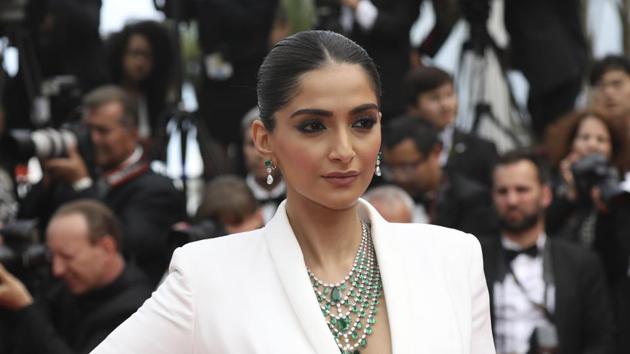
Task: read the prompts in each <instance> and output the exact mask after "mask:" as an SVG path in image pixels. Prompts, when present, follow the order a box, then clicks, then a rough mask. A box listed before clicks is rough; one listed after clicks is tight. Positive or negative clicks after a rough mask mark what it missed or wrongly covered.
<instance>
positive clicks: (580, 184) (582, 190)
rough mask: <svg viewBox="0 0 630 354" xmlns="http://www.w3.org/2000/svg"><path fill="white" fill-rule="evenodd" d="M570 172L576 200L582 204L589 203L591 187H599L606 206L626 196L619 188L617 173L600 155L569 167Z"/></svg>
mask: <svg viewBox="0 0 630 354" xmlns="http://www.w3.org/2000/svg"><path fill="white" fill-rule="evenodd" d="M571 172H572V173H573V177H574V179H575V185H576V189H577V193H578V198H580V200H581V201H582V202H584V203H590V196H591V190H592V189H593V187H599V189H600V191H601V197H602V201H603V202H604V203H606V204H609V203H610V202H611V201H612V200H613V199H615V198H617V197H619V196H621V195H624V194H626V191H624V190H623V189H622V188H621V180H620V178H619V172H618V171H617V169H616V168H615V167H613V166H612V165H611V164H610V163H609V162H608V160H607V159H606V157H605V156H603V155H601V154H591V155H587V156H586V157H584V158H582V159H581V160H579V161H577V162H576V163H574V164H573V166H571Z"/></svg>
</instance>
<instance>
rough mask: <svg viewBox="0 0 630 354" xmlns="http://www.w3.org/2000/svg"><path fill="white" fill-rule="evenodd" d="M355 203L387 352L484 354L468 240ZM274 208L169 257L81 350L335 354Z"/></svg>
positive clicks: (298, 255)
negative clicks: (261, 218) (379, 293)
mask: <svg viewBox="0 0 630 354" xmlns="http://www.w3.org/2000/svg"><path fill="white" fill-rule="evenodd" d="M359 203H360V210H361V212H362V214H364V215H363V217H364V218H366V219H369V221H370V222H371V225H372V237H373V242H374V247H375V249H376V256H377V259H378V262H379V266H380V271H381V277H382V282H383V288H384V292H385V299H386V304H387V315H388V319H389V325H390V331H391V341H392V350H393V353H396V354H404V353H427V354H440V353H444V354H493V353H494V352H495V351H494V344H493V340H492V333H491V328H490V312H489V301H488V291H487V288H486V281H485V279H484V274H483V265H482V257H481V248H480V246H479V242H478V241H477V239H476V238H475V237H474V236H472V235H469V234H465V233H462V232H460V231H456V230H452V229H447V228H443V227H439V226H432V225H422V224H393V223H389V222H387V221H385V220H384V219H383V218H382V217H381V216H380V215H379V214H378V212H377V211H376V210H375V209H374V208H373V207H372V206H371V205H369V204H368V203H367V202H365V201H363V200H360V201H359ZM285 207H286V201H285V202H283V203H282V204H280V206H279V207H278V211H277V212H276V214H275V216H274V217H273V219H272V220H271V221H270V222H269V223H268V224H267V225H266V226H265V227H263V228H262V229H259V230H255V231H251V232H246V233H241V234H235V235H231V236H226V237H220V238H216V239H211V240H203V241H199V242H194V243H191V244H188V245H186V246H184V247H182V248H181V249H178V250H177V251H175V253H174V255H173V259H172V261H171V265H170V269H169V275H168V276H167V278H166V280H165V281H164V283H163V284H162V285H161V286H160V287H159V288H158V289H157V290H156V291H155V292H154V293H153V296H152V297H151V298H150V299H148V300H147V301H146V302H145V303H144V305H142V307H141V308H140V309H139V310H138V311H137V312H136V313H135V314H134V315H132V316H131V317H130V318H129V319H128V320H127V321H125V322H124V323H123V324H121V325H120V326H119V327H118V328H117V329H116V330H114V332H112V333H111V334H110V335H109V337H107V339H105V341H103V343H101V344H100V345H99V346H98V347H97V348H96V349H94V351H93V352H92V353H97V354H105V353H112V354H114V353H115V354H120V353H138V354H140V353H142V354H145V353H151V354H160V353H164V354H173V353H236V354H250V353H274V354H276V353H291V354H296V353H298V354H302V353H304V354H310V353H318V354H319V353H321V354H338V353H339V349H338V348H337V345H336V344H335V341H334V339H333V336H332V334H331V333H330V331H329V329H328V327H327V325H326V322H325V319H324V316H323V315H322V313H321V311H320V309H319V305H318V303H317V299H316V297H315V294H314V292H313V288H312V286H311V282H310V280H309V277H308V274H307V272H306V265H305V263H304V257H303V255H302V251H301V250H300V247H299V245H298V242H297V240H296V238H295V235H294V234H293V230H292V229H291V226H290V224H289V220H288V218H287V215H286V209H285Z"/></svg>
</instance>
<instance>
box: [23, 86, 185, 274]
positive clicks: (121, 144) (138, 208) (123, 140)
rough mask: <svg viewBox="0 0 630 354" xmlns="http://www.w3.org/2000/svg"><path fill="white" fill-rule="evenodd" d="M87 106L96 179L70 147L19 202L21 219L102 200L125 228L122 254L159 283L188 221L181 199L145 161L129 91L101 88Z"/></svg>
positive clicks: (88, 98)
mask: <svg viewBox="0 0 630 354" xmlns="http://www.w3.org/2000/svg"><path fill="white" fill-rule="evenodd" d="M84 107H85V117H84V122H85V124H86V125H87V129H88V131H89V135H90V138H91V142H92V144H91V147H92V150H93V159H94V164H95V165H96V168H97V169H98V172H97V173H96V176H94V178H92V177H90V176H89V174H88V169H87V167H86V163H85V161H84V158H83V157H82V156H81V155H80V154H79V152H78V151H77V150H76V149H75V148H72V147H70V148H69V151H68V156H67V157H58V158H52V159H48V160H46V161H43V165H44V177H43V180H42V182H41V183H39V184H37V185H35V186H34V187H33V189H32V190H31V192H30V193H29V194H28V195H27V196H26V198H25V199H24V200H23V201H22V202H21V204H20V210H19V217H21V218H34V217H37V218H40V219H41V221H42V223H43V224H44V225H45V222H46V218H47V216H48V215H50V214H52V213H53V212H54V211H55V209H56V208H57V207H58V206H59V205H61V204H63V203H64V202H67V201H70V200H74V199H77V198H81V197H87V198H93V199H100V200H102V201H104V202H105V204H107V205H108V206H109V207H110V208H112V210H113V211H114V213H115V214H116V216H117V217H118V218H119V220H120V222H121V223H122V230H123V235H124V236H125V237H124V239H123V240H124V241H123V244H122V250H123V253H124V254H125V255H126V256H129V257H131V259H132V260H133V261H134V262H135V263H136V264H137V265H138V266H139V267H140V268H141V269H142V270H143V271H145V272H146V273H147V275H148V276H149V278H150V279H151V280H152V281H153V283H154V284H157V282H158V280H159V279H160V276H161V274H162V273H163V272H164V271H165V270H166V267H167V265H168V261H169V258H170V253H169V251H168V248H167V244H166V235H167V232H168V229H169V228H170V226H171V225H172V224H174V223H175V222H177V221H180V220H183V219H185V212H186V207H185V200H184V197H183V194H182V193H181V192H180V191H178V190H177V189H175V187H174V185H173V183H172V181H171V180H170V179H168V178H167V177H165V176H162V175H159V174H157V173H155V172H154V171H153V170H152V169H151V167H150V165H149V162H147V161H144V160H143V159H142V155H143V151H142V148H141V147H140V146H139V145H138V132H137V109H136V106H135V101H133V100H132V99H131V98H130V97H129V96H128V95H127V93H126V92H125V91H123V90H122V89H120V88H118V87H116V86H104V87H100V88H97V89H95V90H94V91H92V92H91V93H89V94H88V95H87V96H86V97H85V98H84Z"/></svg>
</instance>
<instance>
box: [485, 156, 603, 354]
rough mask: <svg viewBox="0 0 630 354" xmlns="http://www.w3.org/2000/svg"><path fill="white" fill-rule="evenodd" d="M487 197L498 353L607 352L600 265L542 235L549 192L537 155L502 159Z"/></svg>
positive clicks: (487, 244)
mask: <svg viewBox="0 0 630 354" xmlns="http://www.w3.org/2000/svg"><path fill="white" fill-rule="evenodd" d="M492 196H493V201H494V206H495V209H496V211H497V214H498V216H499V225H500V228H501V232H500V236H499V237H494V238H489V239H484V240H483V241H482V249H483V256H484V270H485V274H486V280H487V282H488V289H489V292H490V300H491V312H492V317H493V321H492V322H493V331H494V338H495V343H496V348H497V353H520V354H525V353H539V351H537V350H542V349H547V350H554V349H556V350H558V351H553V353H561V354H574V353H610V352H611V350H612V333H613V330H612V327H613V325H612V313H611V310H610V307H609V306H610V303H609V299H608V293H607V290H606V284H605V283H606V281H605V276H604V272H603V269H602V266H601V264H600V262H599V260H598V258H597V257H596V256H595V255H594V254H592V253H590V252H589V251H587V250H584V249H582V248H580V247H579V246H576V245H572V244H569V243H566V242H564V241H562V240H559V239H553V238H551V237H548V235H546V233H545V220H544V213H545V209H546V208H547V207H548V206H549V204H550V203H551V198H552V192H551V189H550V187H549V185H548V174H547V172H546V171H545V169H544V168H543V167H542V165H541V162H540V160H539V159H538V157H537V156H535V155H533V154H531V153H529V152H524V151H512V152H509V153H507V154H505V155H504V156H502V157H501V158H500V159H499V160H498V163H497V166H496V167H495V168H494V173H493V190H492ZM544 352H545V353H547V352H549V353H551V352H552V351H544Z"/></svg>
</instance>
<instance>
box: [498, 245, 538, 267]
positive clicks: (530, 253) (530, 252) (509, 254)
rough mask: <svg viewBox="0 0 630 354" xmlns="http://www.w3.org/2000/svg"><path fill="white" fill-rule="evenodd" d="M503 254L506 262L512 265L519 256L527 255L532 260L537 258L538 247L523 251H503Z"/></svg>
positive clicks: (534, 246)
mask: <svg viewBox="0 0 630 354" xmlns="http://www.w3.org/2000/svg"><path fill="white" fill-rule="evenodd" d="M503 253H504V254H505V261H506V262H507V263H508V264H510V263H512V261H513V260H514V258H516V256H518V255H519V254H525V255H528V256H530V257H532V258H536V256H537V255H538V247H537V246H536V245H533V246H531V247H528V248H525V249H522V250H510V249H503Z"/></svg>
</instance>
